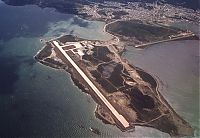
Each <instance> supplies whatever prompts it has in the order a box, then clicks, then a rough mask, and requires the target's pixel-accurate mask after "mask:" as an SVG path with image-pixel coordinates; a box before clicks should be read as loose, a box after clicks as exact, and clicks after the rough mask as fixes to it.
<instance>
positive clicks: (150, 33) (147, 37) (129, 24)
mask: <svg viewBox="0 0 200 138" xmlns="http://www.w3.org/2000/svg"><path fill="white" fill-rule="evenodd" d="M107 30H108V32H110V33H112V34H117V35H120V36H125V37H134V38H136V39H137V40H139V41H142V42H152V41H159V40H163V39H168V38H169V36H170V35H176V34H178V33H179V31H180V30H179V29H177V28H172V27H165V26H158V25H152V24H148V23H143V22H141V21H137V20H131V21H117V22H114V23H112V24H110V25H108V26H107Z"/></svg>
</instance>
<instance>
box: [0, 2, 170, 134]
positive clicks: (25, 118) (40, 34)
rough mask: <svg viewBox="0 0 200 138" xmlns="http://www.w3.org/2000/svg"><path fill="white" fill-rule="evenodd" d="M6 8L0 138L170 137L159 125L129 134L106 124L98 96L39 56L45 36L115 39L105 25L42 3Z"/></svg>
mask: <svg viewBox="0 0 200 138" xmlns="http://www.w3.org/2000/svg"><path fill="white" fill-rule="evenodd" d="M0 3H1V2H0ZM0 10H1V12H0V17H1V20H0V23H1V25H0V30H1V32H3V33H1V37H0V59H1V65H0V67H1V70H0V75H1V78H0V80H1V83H0V86H1V91H0V112H1V114H0V122H1V123H0V136H25V137H27V136H32V137H34V136H61V137H169V135H168V134H165V133H162V132H160V131H158V130H155V129H153V128H145V127H136V129H135V130H136V131H135V132H130V133H129V132H121V131H120V130H119V129H117V128H116V127H114V126H111V125H105V124H103V123H102V122H101V121H100V120H98V119H96V118H95V116H94V110H95V107H96V104H95V103H94V101H93V100H92V98H91V97H90V96H88V95H86V94H84V93H82V92H81V91H80V90H79V89H78V88H77V87H76V86H75V85H74V84H73V82H72V80H71V79H70V75H69V74H67V73H66V72H63V71H60V70H54V69H51V68H48V67H46V66H43V65H41V64H39V63H36V62H35V61H34V60H33V56H34V55H35V54H36V53H37V51H38V50H40V49H41V48H42V44H41V43H40V39H50V38H52V37H55V36H59V35H61V34H63V33H68V34H75V35H77V36H81V37H83V38H87V39H100V40H106V39H110V36H108V35H106V34H104V33H103V32H102V31H103V26H104V25H105V24H104V23H102V22H91V21H86V20H82V19H79V18H78V22H77V17H76V16H73V15H64V14H60V13H57V12H55V11H54V10H53V9H40V8H38V7H37V6H23V7H12V6H6V5H4V4H2V3H1V4H0ZM74 20H76V22H74ZM13 28H14V29H13ZM2 34H3V35H2ZM130 52H131V51H130ZM126 54H127V53H126ZM137 57H140V56H139V55H138V56H137ZM128 58H129V59H130V61H131V60H133V59H134V57H132V56H131V55H129V56H128ZM136 59H137V58H136ZM134 60H135V59H134ZM137 60H138V59H137ZM139 61H140V60H138V62H139ZM139 63H140V62H139ZM134 64H136V63H134ZM138 65H139V64H138ZM144 69H145V68H144ZM6 80H9V81H8V82H7V81H6ZM89 127H95V128H98V129H99V130H100V131H101V132H102V135H101V136H98V135H96V134H94V133H92V132H90V131H89Z"/></svg>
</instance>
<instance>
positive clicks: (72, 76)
mask: <svg viewBox="0 0 200 138" xmlns="http://www.w3.org/2000/svg"><path fill="white" fill-rule="evenodd" d="M114 22H115V21H114ZM111 23H112V22H111ZM111 23H108V24H111ZM108 24H106V25H105V26H104V31H105V32H106V33H107V34H109V35H111V36H112V37H113V38H112V39H111V40H113V39H114V40H115V41H114V43H115V44H118V43H119V42H120V39H119V38H118V36H115V35H113V34H111V33H109V32H107V31H106V26H107V25H108ZM116 39H117V42H116ZM108 41H109V40H108ZM123 50H124V47H123ZM41 51H42V50H41ZM41 51H40V52H41ZM40 52H38V53H37V54H39V53H40ZM120 52H122V53H123V51H120ZM120 52H119V53H120ZM37 54H36V56H37ZM36 56H35V57H36ZM36 60H38V59H36ZM42 64H43V63H42ZM47 66H48V65H47ZM49 67H52V66H51V65H49ZM134 68H136V70H140V71H143V70H141V69H139V68H137V67H134ZM57 69H64V68H62V67H61V68H60V67H59V66H58V68H57ZM64 70H65V71H66V72H67V73H69V74H70V76H71V79H72V81H73V82H74V84H75V85H76V86H77V87H78V88H79V89H81V90H82V91H83V92H85V93H88V94H90V91H91V90H90V89H85V88H84V86H85V85H84V84H82V83H81V82H80V80H79V79H77V77H75V76H76V75H75V74H73V73H72V72H71V71H70V67H68V68H67V69H66V68H65V69H64ZM143 72H144V73H147V72H145V71H143ZM147 74H148V73H147ZM148 75H150V74H148ZM150 76H151V77H152V78H153V79H154V80H155V81H156V83H157V85H156V88H155V89H156V92H157V95H158V96H159V97H160V99H162V101H164V103H167V101H166V100H165V99H164V97H163V96H162V95H161V93H160V92H159V91H158V88H159V83H158V81H157V79H156V78H155V77H153V76H152V75H150ZM90 96H91V97H92V98H93V99H94V101H95V102H96V103H97V104H98V105H97V107H96V109H95V111H94V114H95V116H96V117H97V118H98V119H100V120H102V122H104V123H108V124H112V125H116V124H113V123H111V122H109V121H108V119H106V118H103V117H102V116H101V115H100V113H101V112H100V111H99V110H98V106H99V105H101V103H99V102H98V101H99V100H97V99H96V97H95V96H93V95H92V94H90ZM100 107H101V108H103V106H100ZM166 107H168V108H169V109H170V112H171V113H172V114H174V115H176V116H178V114H177V113H176V112H175V111H174V110H173V108H172V107H171V106H170V105H169V104H168V103H167V105H166ZM178 117H180V116H178ZM180 118H181V117H180ZM182 121H185V120H183V119H182ZM185 123H187V122H185ZM135 125H136V126H137V125H138V126H147V127H152V126H151V125H146V123H145V124H141V123H139V124H138V123H136V124H135ZM117 127H119V126H117Z"/></svg>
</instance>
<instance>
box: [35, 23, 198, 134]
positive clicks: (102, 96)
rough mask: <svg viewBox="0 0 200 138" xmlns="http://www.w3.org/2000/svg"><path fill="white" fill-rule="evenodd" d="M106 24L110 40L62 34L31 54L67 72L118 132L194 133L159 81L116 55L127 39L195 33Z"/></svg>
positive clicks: (136, 42)
mask: <svg viewBox="0 0 200 138" xmlns="http://www.w3.org/2000/svg"><path fill="white" fill-rule="evenodd" d="M127 24H128V25H127ZM133 26H138V27H137V30H138V33H136V32H135V30H134V29H128V28H132V27H133ZM116 28H117V29H116ZM119 28H120V29H119ZM104 29H105V31H106V32H107V33H110V34H111V35H112V36H113V38H112V39H111V40H108V41H100V40H87V39H83V38H79V37H77V36H73V35H64V36H60V37H59V38H55V39H51V40H49V41H46V42H45V46H44V47H43V48H42V49H41V50H40V51H39V52H38V53H37V54H36V55H35V59H36V60H37V61H39V62H40V63H42V64H44V65H46V66H49V67H52V68H55V69H63V70H65V71H66V72H68V73H70V75H71V78H72V80H73V82H74V83H75V84H76V86H78V87H79V88H80V89H81V90H82V91H83V92H86V93H88V94H90V95H91V96H92V98H93V99H94V100H95V101H96V103H97V104H98V105H97V107H96V110H95V115H96V117H97V118H99V119H101V120H102V121H103V122H104V123H106V124H112V125H116V126H117V127H118V128H119V129H120V130H122V131H130V130H133V129H134V128H135V126H145V127H152V128H156V129H158V130H160V131H162V132H165V133H168V134H169V135H170V136H193V135H194V129H193V128H192V127H191V126H190V124H189V123H188V122H186V121H185V120H184V119H183V118H182V117H180V116H179V115H178V114H177V113H176V112H175V111H174V109H173V108H172V107H171V106H170V105H169V104H168V102H167V101H166V100H165V99H164V97H163V96H162V95H161V93H160V92H159V91H158V82H157V80H156V79H155V78H154V77H153V76H151V75H150V74H148V73H146V72H145V71H143V70H142V69H140V68H138V67H135V66H134V65H131V64H129V63H128V61H127V60H126V59H124V58H122V57H121V56H120V55H121V53H123V51H124V47H125V45H127V43H129V44H131V43H132V45H133V46H135V47H142V48H144V46H147V45H149V44H150V43H159V42H163V41H171V40H176V39H187V38H190V39H191V38H192V39H193V38H194V39H197V36H195V35H194V34H193V33H192V32H190V31H183V30H180V29H176V28H173V27H166V26H162V25H159V24H157V25H155V24H154V25H153V24H150V23H148V22H140V21H137V20H127V21H115V22H110V23H108V24H106V26H105V28H104ZM157 29H158V31H155V30H157ZM164 32H165V33H164ZM166 32H167V33H166ZM141 35H142V36H141ZM158 36H159V37H158Z"/></svg>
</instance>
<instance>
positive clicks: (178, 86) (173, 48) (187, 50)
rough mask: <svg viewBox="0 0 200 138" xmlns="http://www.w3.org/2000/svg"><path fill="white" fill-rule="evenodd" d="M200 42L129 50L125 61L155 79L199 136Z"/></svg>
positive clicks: (179, 42) (158, 45)
mask: <svg viewBox="0 0 200 138" xmlns="http://www.w3.org/2000/svg"><path fill="white" fill-rule="evenodd" d="M199 48H200V47H199V41H197V40H184V41H173V42H166V43H162V44H156V45H154V46H151V47H149V48H147V49H144V50H138V49H135V48H133V47H127V52H125V53H124V55H123V56H124V58H127V59H128V61H129V62H130V63H131V64H133V65H135V66H137V67H140V68H142V69H143V70H145V71H146V72H148V73H150V74H151V75H152V76H154V77H155V78H156V79H157V80H158V82H159V90H160V92H161V93H162V95H163V96H164V97H165V99H166V100H167V101H168V102H169V104H170V105H171V106H172V107H173V108H174V109H175V111H176V112H177V113H178V114H179V115H180V116H181V117H183V118H184V119H185V120H186V121H187V122H189V123H190V124H191V125H192V127H193V128H194V129H195V136H196V137H198V136H199V130H200V129H199V56H200V55H199Z"/></svg>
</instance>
